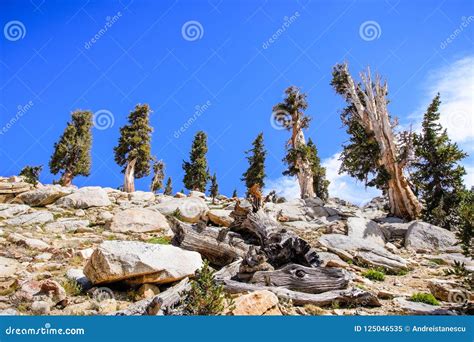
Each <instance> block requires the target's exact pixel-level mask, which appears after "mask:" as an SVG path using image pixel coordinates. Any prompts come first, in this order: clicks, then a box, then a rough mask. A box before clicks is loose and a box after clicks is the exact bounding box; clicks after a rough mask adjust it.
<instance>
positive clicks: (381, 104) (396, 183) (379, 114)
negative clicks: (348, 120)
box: [343, 64, 421, 219]
mask: <svg viewBox="0 0 474 342" xmlns="http://www.w3.org/2000/svg"><path fill="white" fill-rule="evenodd" d="M343 72H345V76H346V77H345V84H344V86H345V93H346V94H345V95H346V98H347V100H348V101H349V102H350V103H351V104H353V105H354V108H355V113H353V114H354V117H355V118H356V120H357V121H358V122H359V123H360V125H361V126H362V127H363V128H364V130H365V131H366V133H367V134H368V135H369V136H373V137H374V139H375V140H376V142H377V145H378V147H379V150H380V154H379V158H378V160H377V164H378V166H379V167H381V168H383V169H384V170H385V171H386V172H387V174H388V176H389V177H388V178H389V179H388V181H387V195H388V199H389V204H390V212H391V214H392V215H394V216H398V217H402V218H406V219H415V218H417V217H418V216H419V214H420V211H421V206H420V203H419V202H418V199H417V198H416V196H415V194H414V193H413V191H412V189H411V188H410V185H409V183H408V181H407V178H406V177H405V175H404V174H403V169H404V166H405V164H406V163H405V162H404V160H401V159H400V158H399V154H398V151H397V140H396V137H395V135H394V132H393V127H392V124H391V122H390V116H389V113H388V110H387V98H386V96H387V93H388V85H387V83H386V82H384V83H383V84H382V81H381V78H380V76H379V75H377V76H376V77H375V80H373V79H372V77H371V73H370V69H368V70H367V73H366V74H364V73H361V75H360V76H361V79H362V84H357V85H356V84H355V83H354V80H353V79H352V77H351V75H350V74H349V71H348V67H347V64H344V66H343Z"/></svg>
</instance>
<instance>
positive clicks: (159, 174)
mask: <svg viewBox="0 0 474 342" xmlns="http://www.w3.org/2000/svg"><path fill="white" fill-rule="evenodd" d="M164 179H165V163H164V162H163V161H162V160H158V161H156V160H155V161H154V162H153V180H152V181H151V186H150V191H151V192H157V191H158V190H160V189H161V188H162V187H163V180H164Z"/></svg>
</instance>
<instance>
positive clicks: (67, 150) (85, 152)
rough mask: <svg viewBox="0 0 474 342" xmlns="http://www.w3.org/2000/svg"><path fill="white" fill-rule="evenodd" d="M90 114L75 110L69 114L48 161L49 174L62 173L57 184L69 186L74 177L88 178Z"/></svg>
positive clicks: (89, 164)
mask: <svg viewBox="0 0 474 342" xmlns="http://www.w3.org/2000/svg"><path fill="white" fill-rule="evenodd" d="M91 130H92V113H91V112H90V111H81V110H77V111H75V112H73V113H72V114H71V121H70V122H68V124H67V126H66V128H65V130H64V132H63V134H62V135H61V137H60V138H59V141H58V142H57V143H55V144H54V153H53V155H52V156H51V159H50V161H49V168H50V170H51V173H52V174H54V175H56V174H58V173H59V172H62V175H61V179H60V181H59V183H60V184H61V185H63V186H70V185H71V184H72V180H73V179H74V177H76V176H78V175H81V176H89V173H90V168H91V155H90V150H91V145H92V132H91Z"/></svg>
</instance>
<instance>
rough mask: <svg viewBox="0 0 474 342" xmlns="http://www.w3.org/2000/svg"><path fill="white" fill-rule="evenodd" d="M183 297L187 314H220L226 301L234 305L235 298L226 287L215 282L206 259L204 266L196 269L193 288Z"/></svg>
mask: <svg viewBox="0 0 474 342" xmlns="http://www.w3.org/2000/svg"><path fill="white" fill-rule="evenodd" d="M183 297H184V299H183V311H184V312H185V313H186V314H187V315H220V314H222V312H223V311H224V309H225V307H226V302H227V304H228V305H227V306H228V307H229V306H230V307H231V306H233V300H232V298H231V297H230V296H228V295H227V294H226V293H225V292H224V287H223V286H222V285H219V284H217V283H216V282H215V279H214V271H213V270H212V269H211V268H210V267H209V262H208V261H204V264H203V266H202V268H201V269H200V270H198V271H196V277H195V279H193V280H192V281H191V288H190V289H189V290H188V291H186V292H185V293H184V296H183Z"/></svg>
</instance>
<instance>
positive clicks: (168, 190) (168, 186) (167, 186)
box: [164, 177, 173, 196]
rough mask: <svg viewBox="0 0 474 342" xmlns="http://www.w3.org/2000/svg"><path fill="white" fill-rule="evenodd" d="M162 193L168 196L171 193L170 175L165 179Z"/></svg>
mask: <svg viewBox="0 0 474 342" xmlns="http://www.w3.org/2000/svg"><path fill="white" fill-rule="evenodd" d="M164 194H165V195H168V196H171V195H172V194H173V185H172V182H171V177H168V180H167V181H166V186H165V192H164Z"/></svg>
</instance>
